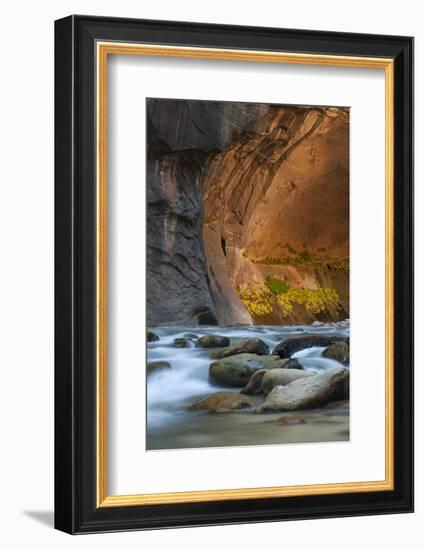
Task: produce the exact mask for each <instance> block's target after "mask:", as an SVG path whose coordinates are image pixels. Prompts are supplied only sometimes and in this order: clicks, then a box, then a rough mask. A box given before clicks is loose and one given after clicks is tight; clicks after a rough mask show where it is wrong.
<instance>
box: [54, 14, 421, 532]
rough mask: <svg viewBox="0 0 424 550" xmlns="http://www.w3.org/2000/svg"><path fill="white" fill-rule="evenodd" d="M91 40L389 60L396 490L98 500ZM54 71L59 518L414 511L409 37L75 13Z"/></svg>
mask: <svg viewBox="0 0 424 550" xmlns="http://www.w3.org/2000/svg"><path fill="white" fill-rule="evenodd" d="M98 40H107V41H122V42H147V43H151V44H168V45H180V46H181V45H183V46H184V45H186V46H202V47H211V48H212V47H214V48H228V49H241V50H246V49H254V50H264V51H283V52H293V53H299V52H301V53H312V54H317V53H318V54H329V55H335V56H360V57H387V58H391V59H393V60H394V67H395V73H394V74H395V79H394V159H395V160H394V207H395V210H394V258H395V262H394V280H395V285H394V288H395V293H394V304H393V305H394V319H395V326H394V480H395V483H394V490H392V491H377V492H361V493H347V494H331V495H330V494H327V495H315V496H295V497H282V498H262V499H249V500H231V501H220V502H197V503H182V504H163V505H162V504H161V505H146V506H122V507H109V508H107V507H106V508H99V507H97V504H96V502H97V500H96V490H97V483H96V368H95V365H96V261H95V257H96V186H95V182H96V177H95V174H96V145H95V131H96V124H95V121H96V104H95V93H94V90H95V86H96V70H95V55H96V49H95V44H96V41H98ZM55 74H56V76H55V527H56V528H57V529H60V530H62V531H65V532H68V533H72V534H76V533H94V532H104V531H122V530H130V529H156V528H166V527H182V526H199V525H216V524H232V523H250V522H265V521H279V520H295V519H308V518H326V517H337V516H359V515H369V514H388V513H400V512H411V511H413V39H412V38H410V37H401V36H379V35H369V34H349V33H336V32H321V31H319V32H318V31H310V30H292V29H277V28H258V27H241V26H227V25H209V24H199V23H181V22H178V23H176V22H168V21H148V20H133V19H120V18H109V17H90V16H79V15H73V16H70V17H66V18H64V19H60V20H58V21H56V23H55Z"/></svg>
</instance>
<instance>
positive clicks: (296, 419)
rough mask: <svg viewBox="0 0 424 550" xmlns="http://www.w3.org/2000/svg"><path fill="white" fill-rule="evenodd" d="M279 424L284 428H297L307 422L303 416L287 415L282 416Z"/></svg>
mask: <svg viewBox="0 0 424 550" xmlns="http://www.w3.org/2000/svg"><path fill="white" fill-rule="evenodd" d="M278 423H279V424H282V425H283V426H296V425H299V424H306V420H305V419H304V418H303V417H302V416H297V415H295V414H285V415H284V416H280V418H279V419H278Z"/></svg>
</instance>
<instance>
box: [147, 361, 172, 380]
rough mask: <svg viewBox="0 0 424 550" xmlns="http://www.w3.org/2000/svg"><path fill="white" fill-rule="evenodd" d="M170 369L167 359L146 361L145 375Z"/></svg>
mask: <svg viewBox="0 0 424 550" xmlns="http://www.w3.org/2000/svg"><path fill="white" fill-rule="evenodd" d="M170 369H171V365H170V364H169V363H168V362H167V361H152V362H151V363H147V376H148V377H149V376H151V375H152V374H156V373H158V372H162V371H165V370H170Z"/></svg>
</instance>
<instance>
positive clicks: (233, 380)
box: [209, 353, 288, 388]
mask: <svg viewBox="0 0 424 550" xmlns="http://www.w3.org/2000/svg"><path fill="white" fill-rule="evenodd" d="M287 361H288V360H287V359H280V358H279V357H278V356H276V355H255V354H254V353H240V354H238V355H232V356H230V357H226V358H224V359H220V360H219V361H214V362H213V363H211V365H210V368H209V374H210V377H211V379H212V380H213V381H214V382H217V383H218V384H221V385H224V386H230V387H236V388H240V387H243V386H244V385H246V384H248V382H249V380H250V378H251V376H253V374H255V372H256V371H257V370H259V369H264V370H267V369H278V368H281V367H283V366H284V365H285V364H286V363H287Z"/></svg>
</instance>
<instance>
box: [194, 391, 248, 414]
mask: <svg viewBox="0 0 424 550" xmlns="http://www.w3.org/2000/svg"><path fill="white" fill-rule="evenodd" d="M254 407H255V401H254V400H253V399H252V398H251V397H248V396H246V395H242V394H240V393H235V392H217V393H213V394H212V395H208V396H207V397H204V398H203V399H201V400H200V401H197V402H196V403H194V404H193V405H191V406H190V407H189V410H190V411H208V412H213V413H229V412H238V411H252V410H253V409H254Z"/></svg>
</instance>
